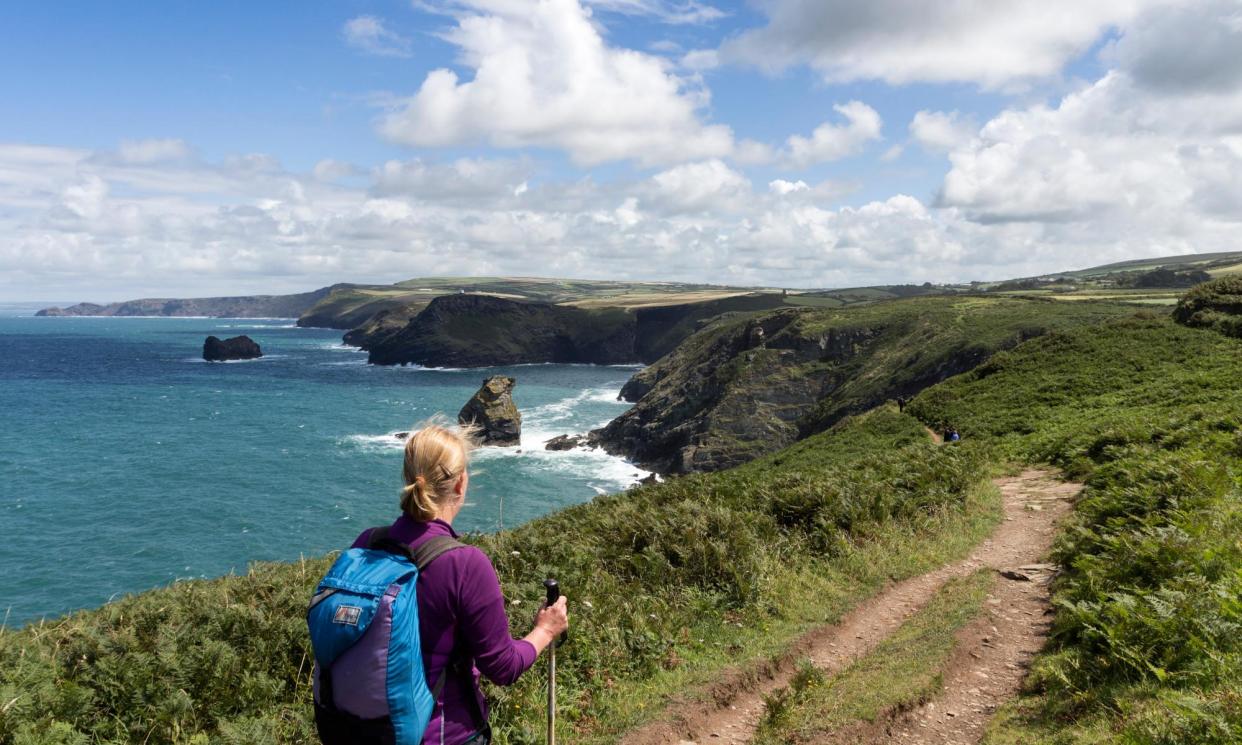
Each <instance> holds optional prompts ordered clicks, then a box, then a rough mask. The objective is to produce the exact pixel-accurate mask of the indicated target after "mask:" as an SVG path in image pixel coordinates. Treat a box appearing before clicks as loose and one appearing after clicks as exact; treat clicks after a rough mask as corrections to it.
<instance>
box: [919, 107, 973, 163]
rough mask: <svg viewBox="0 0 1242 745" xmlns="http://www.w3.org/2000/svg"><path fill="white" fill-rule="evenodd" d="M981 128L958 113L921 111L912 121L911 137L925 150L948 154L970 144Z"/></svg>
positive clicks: (967, 117)
mask: <svg viewBox="0 0 1242 745" xmlns="http://www.w3.org/2000/svg"><path fill="white" fill-rule="evenodd" d="M978 129H979V126H978V125H977V124H975V122H974V120H973V119H971V118H970V117H969V116H962V115H961V114H960V113H959V112H957V111H950V112H948V113H945V112H943V111H920V112H918V113H916V114H915V115H914V118H913V119H911V120H910V136H911V137H913V138H914V141H915V142H917V143H919V145H920V146H922V148H923V149H924V150H927V151H929V152H933V153H946V152H948V151H950V150H953V149H954V148H957V147H961V146H962V145H965V144H966V143H968V142H970V139H971V138H972V137H974V135H975V132H977V131H978Z"/></svg>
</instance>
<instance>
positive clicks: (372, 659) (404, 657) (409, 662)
mask: <svg viewBox="0 0 1242 745" xmlns="http://www.w3.org/2000/svg"><path fill="white" fill-rule="evenodd" d="M464 545H465V544H462V543H459V542H457V541H455V540H453V539H452V538H449V537H447V536H436V537H433V538H430V539H428V540H427V541H425V542H424V543H422V544H421V545H419V547H418V549H417V550H414V551H411V550H410V547H409V546H408V545H406V544H404V543H401V542H399V541H395V540H392V539H390V538H388V528H386V527H381V528H375V529H373V530H372V531H371V534H370V536H369V538H368V540H367V547H366V548H351V549H349V550H348V551H345V552H344V553H342V554H341V556H340V558H338V559H337V560H336V563H334V564H333V565H332V568H331V569H329V570H328V573H327V574H326V575H324V578H323V579H322V580H321V581H320V582H319V586H318V587H317V588H316V589H315V595H314V597H312V598H311V601H310V607H309V608H307V610H306V624H307V626H308V627H309V628H310V639H311V647H312V649H313V650H314V654H315V672H314V675H315V680H316V681H317V683H318V685H317V686H316V689H315V692H314V699H315V726H316V729H317V730H318V731H319V738H320V739H321V740H322V741H323V742H324V745H338V743H339V744H341V745H347V744H349V743H363V742H373V743H392V744H393V745H418V743H421V742H422V741H423V733H424V732H425V731H426V730H427V724H428V722H430V721H431V716H432V713H433V711H434V710H435V704H436V700H437V699H439V697H440V691H441V690H443V688H444V682H445V679H446V678H448V677H449V675H448V673H449V671H450V670H452V669H453V666H451V665H450V666H449V668H448V669H446V670H445V672H444V674H442V675H441V676H440V679H439V680H438V681H436V685H435V689H434V690H433V689H431V688H429V687H428V686H427V680H426V676H425V674H424V672H423V671H424V668H423V653H422V647H421V645H420V642H419V632H418V603H417V600H416V597H415V583H416V582H417V581H418V576H419V574H420V572H422V571H423V570H425V569H426V568H427V566H428V565H429V564H431V562H432V561H434V560H435V559H436V558H437V557H439V556H441V555H442V554H444V553H445V552H448V551H452V550H453V549H457V548H463V547H464Z"/></svg>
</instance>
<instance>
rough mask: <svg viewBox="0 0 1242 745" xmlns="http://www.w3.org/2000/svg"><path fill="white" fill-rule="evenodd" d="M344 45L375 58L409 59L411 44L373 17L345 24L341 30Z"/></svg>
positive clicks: (352, 20) (357, 19)
mask: <svg viewBox="0 0 1242 745" xmlns="http://www.w3.org/2000/svg"><path fill="white" fill-rule="evenodd" d="M341 36H342V37H343V38H344V39H345V43H346V44H348V45H349V46H351V47H353V48H354V49H358V50H360V51H362V52H365V53H367V54H373V55H375V56H377V57H409V56H411V54H412V49H413V46H414V44H413V42H412V41H411V40H410V39H408V38H406V37H404V36H402V35H401V34H399V33H397V32H395V31H393V30H392V29H390V28H388V27H387V26H386V25H385V24H384V21H383V20H382V19H380V18H376V17H375V16H358V17H356V18H351V19H349V20H348V21H346V22H345V25H344V26H343V27H342V28H341Z"/></svg>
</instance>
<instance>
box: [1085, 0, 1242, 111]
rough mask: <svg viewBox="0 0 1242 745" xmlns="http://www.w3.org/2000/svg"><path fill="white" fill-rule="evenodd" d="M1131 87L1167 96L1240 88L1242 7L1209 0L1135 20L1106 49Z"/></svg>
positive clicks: (1231, 1) (1233, 0) (1233, 1)
mask: <svg viewBox="0 0 1242 745" xmlns="http://www.w3.org/2000/svg"><path fill="white" fill-rule="evenodd" d="M1111 52H1112V54H1111V55H1109V56H1112V57H1113V58H1114V59H1115V60H1116V61H1117V62H1118V63H1119V66H1120V67H1121V68H1122V69H1124V70H1127V71H1128V72H1129V73H1130V75H1131V77H1132V78H1133V79H1134V81H1135V83H1136V84H1137V85H1139V86H1142V87H1145V88H1151V89H1155V90H1163V91H1170V92H1187V91H1208V92H1220V91H1229V90H1236V89H1237V88H1238V87H1239V86H1240V85H1242V6H1240V5H1239V4H1238V3H1237V2H1236V0H1211V1H1210V2H1200V3H1192V4H1189V5H1186V4H1182V5H1175V6H1168V7H1162V8H1157V9H1155V10H1154V11H1152V12H1150V13H1147V14H1145V15H1143V16H1140V17H1139V18H1138V19H1136V21H1135V22H1134V23H1133V24H1131V25H1130V27H1129V28H1128V29H1126V31H1125V33H1124V34H1123V36H1122V37H1121V39H1120V40H1119V41H1118V42H1117V43H1116V45H1115V46H1114V47H1113V49H1112V50H1111Z"/></svg>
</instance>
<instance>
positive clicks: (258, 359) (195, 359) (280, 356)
mask: <svg viewBox="0 0 1242 745" xmlns="http://www.w3.org/2000/svg"><path fill="white" fill-rule="evenodd" d="M288 356H289V355H287V354H265V355H263V356H262V357H254V358H251V359H248V360H219V361H215V362H212V363H211V364H213V365H236V364H240V363H242V362H266V361H268V360H280V359H284V358H286V357H288ZM181 361H182V362H207V360H205V359H203V358H202V357H186V358H185V359H183V360H181Z"/></svg>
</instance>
